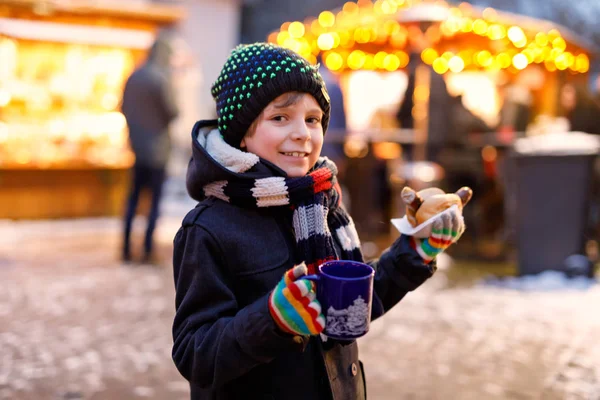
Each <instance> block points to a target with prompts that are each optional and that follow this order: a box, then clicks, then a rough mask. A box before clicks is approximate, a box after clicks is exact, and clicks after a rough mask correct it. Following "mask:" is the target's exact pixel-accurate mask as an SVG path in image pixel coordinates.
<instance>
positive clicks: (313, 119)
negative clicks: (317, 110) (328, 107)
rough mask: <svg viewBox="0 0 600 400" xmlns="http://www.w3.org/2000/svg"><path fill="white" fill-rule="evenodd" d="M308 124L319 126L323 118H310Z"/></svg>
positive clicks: (307, 120)
mask: <svg viewBox="0 0 600 400" xmlns="http://www.w3.org/2000/svg"><path fill="white" fill-rule="evenodd" d="M306 122H308V123H309V124H318V123H319V122H321V118H318V117H309V118H307V119H306Z"/></svg>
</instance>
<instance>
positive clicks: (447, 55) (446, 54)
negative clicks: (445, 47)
mask: <svg viewBox="0 0 600 400" xmlns="http://www.w3.org/2000/svg"><path fill="white" fill-rule="evenodd" d="M452 57H454V53H453V52H451V51H445V52H444V54H442V58H443V59H445V60H446V61H450V59H451V58H452Z"/></svg>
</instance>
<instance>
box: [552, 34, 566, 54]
mask: <svg viewBox="0 0 600 400" xmlns="http://www.w3.org/2000/svg"><path fill="white" fill-rule="evenodd" d="M552 47H554V48H555V49H560V50H563V51H564V50H565V49H566V48H567V43H566V42H565V39H563V38H561V37H557V38H556V39H554V40H553V41H552Z"/></svg>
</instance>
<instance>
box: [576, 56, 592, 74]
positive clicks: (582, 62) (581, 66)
mask: <svg viewBox="0 0 600 400" xmlns="http://www.w3.org/2000/svg"><path fill="white" fill-rule="evenodd" d="M575 68H576V70H577V71H578V72H581V73H586V72H588V71H589V69H590V59H589V58H588V56H587V55H585V54H579V55H578V56H577V57H575Z"/></svg>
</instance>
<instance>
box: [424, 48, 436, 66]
mask: <svg viewBox="0 0 600 400" xmlns="http://www.w3.org/2000/svg"><path fill="white" fill-rule="evenodd" d="M436 58H438V52H437V51H435V49H431V48H428V49H425V50H423V52H422V53H421V59H422V60H423V62H424V63H425V64H427V65H431V64H433V62H434V61H435V59H436Z"/></svg>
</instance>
